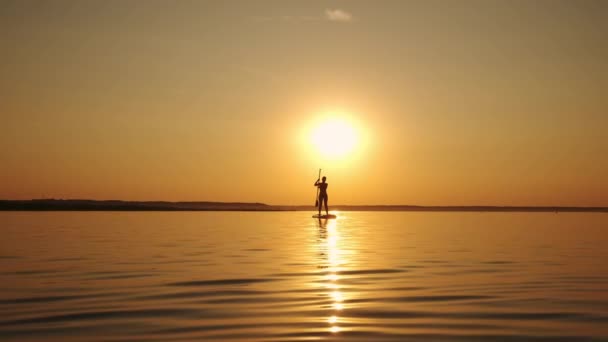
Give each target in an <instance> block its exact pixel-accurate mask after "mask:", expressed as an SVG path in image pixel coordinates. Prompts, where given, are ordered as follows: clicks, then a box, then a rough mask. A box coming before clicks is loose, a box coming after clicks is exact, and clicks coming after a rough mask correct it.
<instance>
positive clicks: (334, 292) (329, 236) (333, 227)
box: [319, 219, 345, 334]
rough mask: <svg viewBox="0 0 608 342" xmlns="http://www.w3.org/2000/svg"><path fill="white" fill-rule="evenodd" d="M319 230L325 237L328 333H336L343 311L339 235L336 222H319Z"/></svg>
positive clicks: (342, 262)
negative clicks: (329, 308)
mask: <svg viewBox="0 0 608 342" xmlns="http://www.w3.org/2000/svg"><path fill="white" fill-rule="evenodd" d="M319 229H320V230H321V236H322V237H323V236H325V246H324V249H325V252H326V256H327V273H326V275H325V276H326V281H327V282H326V286H327V290H328V295H329V297H330V298H331V301H332V312H331V315H330V316H329V317H328V318H327V323H328V324H329V331H330V332H331V333H334V334H335V333H338V332H340V331H341V330H342V329H341V328H340V325H339V324H340V312H341V311H342V310H343V309H344V304H343V302H344V295H343V293H342V291H340V284H339V281H340V275H339V271H340V268H341V266H342V265H343V264H344V263H345V260H344V259H343V253H342V251H341V250H340V234H339V231H338V220H337V219H336V220H319Z"/></svg>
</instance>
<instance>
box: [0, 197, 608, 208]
mask: <svg viewBox="0 0 608 342" xmlns="http://www.w3.org/2000/svg"><path fill="white" fill-rule="evenodd" d="M42 201H48V202H50V201H66V202H68V201H73V202H77V201H82V202H122V203H126V204H137V203H142V204H144V203H166V204H210V205H213V204H218V205H248V206H251V205H258V206H267V207H286V208H290V207H291V208H296V207H312V208H316V207H315V206H314V205H307V204H268V203H264V202H243V201H210V200H190V201H181V200H180V201H168V200H121V199H87V198H30V199H0V202H42ZM330 207H338V208H339V207H404V208H422V209H424V208H581V209H608V206H603V205H600V206H594V205H592V206H590V205H544V204H543V205H512V204H510V205H494V204H465V205H461V204H440V205H421V204H333V205H331V206H330Z"/></svg>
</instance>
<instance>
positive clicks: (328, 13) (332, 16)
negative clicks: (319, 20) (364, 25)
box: [325, 8, 353, 23]
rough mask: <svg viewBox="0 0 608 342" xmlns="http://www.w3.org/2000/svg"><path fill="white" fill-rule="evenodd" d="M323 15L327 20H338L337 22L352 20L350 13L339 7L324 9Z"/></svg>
mask: <svg viewBox="0 0 608 342" xmlns="http://www.w3.org/2000/svg"><path fill="white" fill-rule="evenodd" d="M325 17H326V18H327V20H329V21H335V22H339V23H349V22H351V21H353V15H352V14H350V13H348V12H346V11H344V10H341V9H339V8H336V9H326V10H325Z"/></svg>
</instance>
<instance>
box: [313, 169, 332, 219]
mask: <svg viewBox="0 0 608 342" xmlns="http://www.w3.org/2000/svg"><path fill="white" fill-rule="evenodd" d="M326 180H327V177H325V176H323V178H322V182H319V180H318V179H317V181H316V182H315V186H316V187H318V188H319V216H321V207H322V205H323V202H325V214H326V215H329V210H328V209H327V186H328V185H329V184H327V183H326V182H325V181H326Z"/></svg>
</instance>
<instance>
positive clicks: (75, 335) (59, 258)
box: [0, 212, 608, 341]
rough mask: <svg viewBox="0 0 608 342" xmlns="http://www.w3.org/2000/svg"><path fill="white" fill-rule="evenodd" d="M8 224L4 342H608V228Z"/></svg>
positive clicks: (230, 215)
mask: <svg viewBox="0 0 608 342" xmlns="http://www.w3.org/2000/svg"><path fill="white" fill-rule="evenodd" d="M338 215H339V218H338V219H337V220H321V221H319V220H315V219H312V218H311V217H310V216H311V213H307V212H282V213H269V212H265V213H263V212H2V213H0V234H2V235H1V236H2V238H1V239H0V340H2V341H188V340H204V341H213V340H219V341H309V340H348V341H356V340H361V341H381V340H394V341H408V340H412V341H416V340H433V341H444V340H445V341H475V340H508V341H511V340H542V341H545V340H560V341H571V340H596V339H597V340H607V339H608V249H607V246H608V233H607V228H608V215H606V214H601V213H559V214H555V213H437V212H434V213H429V212H418V213H416V212H343V213H339V214H338Z"/></svg>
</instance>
